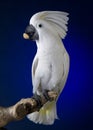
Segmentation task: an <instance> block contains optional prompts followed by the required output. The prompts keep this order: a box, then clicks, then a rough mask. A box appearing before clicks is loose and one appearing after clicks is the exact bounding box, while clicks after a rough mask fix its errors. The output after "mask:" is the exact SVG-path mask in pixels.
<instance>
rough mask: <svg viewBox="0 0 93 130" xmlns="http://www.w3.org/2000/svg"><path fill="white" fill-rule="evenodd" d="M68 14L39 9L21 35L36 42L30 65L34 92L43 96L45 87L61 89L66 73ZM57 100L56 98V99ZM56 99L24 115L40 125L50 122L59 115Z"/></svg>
mask: <svg viewBox="0 0 93 130" xmlns="http://www.w3.org/2000/svg"><path fill="white" fill-rule="evenodd" d="M68 19H69V18H68V13H66V12H61V11H42V12H39V13H36V14H35V15H33V16H32V17H31V19H30V23H29V26H27V28H26V30H25V33H24V34H23V37H24V38H25V39H30V40H33V41H36V45H37V52H36V55H35V58H34V60H33V64H32V83H33V94H36V95H42V94H44V92H45V91H46V90H53V91H55V92H56V93H57V94H58V97H59V95H60V93H61V92H62V90H63V88H64V85H65V83H66V80H67V76H68V72H69V55H68V53H67V51H66V49H65V47H64V45H63V42H62V39H64V38H65V36H66V32H67V30H68V29H67V23H68ZM57 99H58V98H57ZM56 102H57V100H56V101H48V102H47V103H46V104H45V105H43V106H42V107H41V109H40V111H37V112H34V113H32V114H29V115H28V116H27V117H28V118H29V119H30V120H31V121H33V122H35V123H39V124H45V125H51V124H53V123H54V121H55V119H57V118H58V116H57V110H56Z"/></svg>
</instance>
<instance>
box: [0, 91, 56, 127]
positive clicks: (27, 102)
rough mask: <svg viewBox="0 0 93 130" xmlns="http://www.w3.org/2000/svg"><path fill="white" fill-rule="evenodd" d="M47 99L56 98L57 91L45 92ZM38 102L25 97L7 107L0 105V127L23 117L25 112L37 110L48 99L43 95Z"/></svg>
mask: <svg viewBox="0 0 93 130" xmlns="http://www.w3.org/2000/svg"><path fill="white" fill-rule="evenodd" d="M47 94H48V97H49V101H53V100H56V98H57V93H55V92H53V91H48V92H47ZM39 100H40V104H41V106H39V105H38V103H37V101H36V99H34V98H26V99H21V100H20V101H19V102H18V103H16V104H15V105H13V106H10V107H8V108H5V107H0V127H3V126H5V125H7V124H8V123H9V122H12V121H18V120H21V119H23V118H24V117H25V116H26V115H27V114H29V113H32V112H35V111H39V110H40V108H41V107H42V106H43V105H44V104H45V103H46V102H47V101H48V100H47V99H46V98H45V96H43V95H42V96H40V99H39Z"/></svg>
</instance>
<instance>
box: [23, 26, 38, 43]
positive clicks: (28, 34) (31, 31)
mask: <svg viewBox="0 0 93 130" xmlns="http://www.w3.org/2000/svg"><path fill="white" fill-rule="evenodd" d="M23 38H24V39H30V40H33V41H35V40H38V39H39V35H38V33H37V30H36V29H35V27H34V26H33V25H29V26H27V28H26V30H25V33H23Z"/></svg>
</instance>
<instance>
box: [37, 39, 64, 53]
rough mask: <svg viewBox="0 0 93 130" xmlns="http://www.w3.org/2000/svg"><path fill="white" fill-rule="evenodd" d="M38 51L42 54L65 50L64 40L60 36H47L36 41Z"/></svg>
mask: <svg viewBox="0 0 93 130" xmlns="http://www.w3.org/2000/svg"><path fill="white" fill-rule="evenodd" d="M36 44H37V51H38V53H41V55H49V54H54V53H56V52H58V51H59V52H60V51H61V52H62V51H64V50H65V48H64V45H63V43H62V40H61V39H60V38H59V37H56V38H55V37H48V38H47V37H45V38H42V39H40V40H39V41H37V42H36Z"/></svg>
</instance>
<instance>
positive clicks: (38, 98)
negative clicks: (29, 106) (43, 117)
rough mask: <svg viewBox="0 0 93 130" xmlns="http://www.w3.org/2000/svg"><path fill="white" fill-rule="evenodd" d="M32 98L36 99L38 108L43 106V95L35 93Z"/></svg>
mask: <svg viewBox="0 0 93 130" xmlns="http://www.w3.org/2000/svg"><path fill="white" fill-rule="evenodd" d="M32 98H33V99H35V100H36V102H37V106H38V108H41V107H42V103H41V97H40V96H39V95H37V94H34V95H33V97H32Z"/></svg>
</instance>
